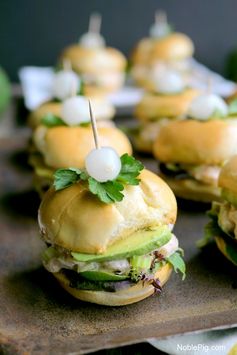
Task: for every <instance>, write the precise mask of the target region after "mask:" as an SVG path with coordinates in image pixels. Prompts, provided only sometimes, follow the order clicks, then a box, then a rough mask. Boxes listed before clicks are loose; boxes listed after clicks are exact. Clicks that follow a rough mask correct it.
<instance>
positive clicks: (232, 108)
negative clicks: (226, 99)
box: [228, 99, 237, 116]
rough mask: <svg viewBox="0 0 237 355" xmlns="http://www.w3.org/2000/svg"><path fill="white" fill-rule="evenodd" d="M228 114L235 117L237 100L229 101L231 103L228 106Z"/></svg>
mask: <svg viewBox="0 0 237 355" xmlns="http://www.w3.org/2000/svg"><path fill="white" fill-rule="evenodd" d="M228 113H229V115H230V116H235V115H237V99H234V100H233V101H231V103H230V104H229V110H228Z"/></svg>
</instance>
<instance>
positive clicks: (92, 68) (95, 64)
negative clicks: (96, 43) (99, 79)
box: [61, 44, 126, 74]
mask: <svg viewBox="0 0 237 355" xmlns="http://www.w3.org/2000/svg"><path fill="white" fill-rule="evenodd" d="M64 59H68V60H70V62H71V65H72V69H73V70H75V71H76V72H79V73H84V72H86V73H90V74H93V73H97V72H98V71H100V72H102V71H106V72H108V71H124V70H125V67H126V58H125V56H124V55H123V54H122V53H121V52H120V51H119V50H117V49H115V48H111V47H102V48H86V47H82V46H80V45H78V44H75V45H72V46H70V47H67V48H66V49H65V50H64V51H63V53H62V55H61V60H64Z"/></svg>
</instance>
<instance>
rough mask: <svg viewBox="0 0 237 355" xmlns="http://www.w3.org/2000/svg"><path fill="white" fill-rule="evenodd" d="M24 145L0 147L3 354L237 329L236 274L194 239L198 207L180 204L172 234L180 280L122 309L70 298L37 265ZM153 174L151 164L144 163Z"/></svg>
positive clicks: (200, 221)
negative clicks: (183, 268) (181, 256)
mask: <svg viewBox="0 0 237 355" xmlns="http://www.w3.org/2000/svg"><path fill="white" fill-rule="evenodd" d="M26 144H27V139H26V137H25V136H23V137H21V135H20V133H19V134H18V133H17V134H16V135H15V136H13V137H11V139H1V141H0V159H1V164H0V193H1V196H0V198H1V206H0V300H1V302H0V344H1V347H0V349H1V348H2V349H3V350H4V351H5V353H7V354H26V353H27V354H28V353H30V354H55V355H56V354H57V355H58V354H66V353H70V354H72V353H73V354H80V353H86V352H92V351H95V350H97V349H102V348H109V347H116V346H121V345H123V344H129V343H136V342H141V341H143V340H144V339H146V338H149V337H165V336H168V335H173V334H178V333H184V332H190V331H194V330H201V329H210V328H214V327H225V326H232V325H234V324H235V323H237V289H236V287H237V284H236V281H237V278H236V276H237V273H236V270H235V268H234V267H232V265H230V264H229V263H228V261H226V260H225V259H224V258H223V257H222V255H221V254H220V253H219V252H218V250H217V249H216V248H215V247H214V246H211V247H209V248H207V249H206V250H205V251H204V252H199V250H198V249H197V248H196V247H195V241H196V240H197V239H199V238H200V237H201V236H202V232H203V227H204V225H205V223H206V222H207V217H206V216H205V207H204V206H199V205H198V206H197V205H194V204H193V205H192V204H190V203H182V204H181V205H180V209H179V215H178V221H177V224H176V227H175V233H176V235H177V236H178V238H179V240H180V245H181V246H182V247H183V248H184V249H185V259H186V263H187V278H186V280H185V281H183V282H182V280H181V277H180V275H176V274H175V273H173V275H172V277H171V279H170V281H169V282H168V283H167V284H166V286H165V287H164V290H163V293H162V294H161V295H160V296H152V297H150V298H148V299H146V300H144V301H142V302H140V303H136V304H133V305H129V306H125V307H119V308H116V307H112V308H109V307H102V306H97V305H93V304H87V303H83V302H80V301H77V300H75V299H73V298H72V297H71V296H70V295H68V294H67V293H65V292H64V291H63V290H62V289H61V288H60V287H59V286H58V284H57V283H56V281H55V280H54V278H53V277H52V276H51V275H50V274H49V273H47V272H46V271H44V269H43V268H42V266H41V263H40V253H41V251H42V249H43V242H41V240H40V238H39V237H38V227H37V222H36V214H37V208H38V204H39V200H38V198H37V195H36V194H35V193H34V192H33V190H32V177H31V171H30V170H29V168H27V165H26V153H25V152H24V151H25V149H26ZM143 161H144V162H145V164H146V166H147V167H149V168H151V169H152V170H154V171H156V169H157V167H156V163H155V162H154V160H153V159H150V158H143Z"/></svg>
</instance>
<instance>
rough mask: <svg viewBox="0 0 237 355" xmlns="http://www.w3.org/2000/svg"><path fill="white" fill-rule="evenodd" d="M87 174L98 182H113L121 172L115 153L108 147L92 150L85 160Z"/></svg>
mask: <svg viewBox="0 0 237 355" xmlns="http://www.w3.org/2000/svg"><path fill="white" fill-rule="evenodd" d="M85 166H86V170H87V172H88V174H89V175H90V176H91V177H93V178H94V179H95V180H97V181H99V182H106V181H108V180H114V179H116V177H117V176H118V174H119V172H120V170H121V161H120V157H119V155H118V154H117V152H116V151H115V150H114V149H113V148H110V147H101V148H99V149H93V150H92V151H91V152H90V153H89V154H88V155H87V157H86V159H85Z"/></svg>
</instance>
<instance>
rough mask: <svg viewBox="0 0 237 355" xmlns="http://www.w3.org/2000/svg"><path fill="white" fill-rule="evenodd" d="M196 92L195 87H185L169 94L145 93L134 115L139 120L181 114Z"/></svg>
mask: <svg viewBox="0 0 237 355" xmlns="http://www.w3.org/2000/svg"><path fill="white" fill-rule="evenodd" d="M198 94H199V91H198V90H196V89H185V90H184V91H182V92H181V93H177V94H171V95H159V94H152V93H147V94H146V95H145V96H144V97H143V98H142V99H141V101H140V102H139V103H138V104H137V106H136V108H135V115H136V117H137V118H138V119H139V120H140V121H149V120H154V119H156V118H157V119H159V118H167V117H168V118H169V117H177V116H183V115H185V114H186V113H187V110H188V107H189V105H190V103H191V102H192V100H193V99H194V98H195V97H196V96H197V95H198Z"/></svg>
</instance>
